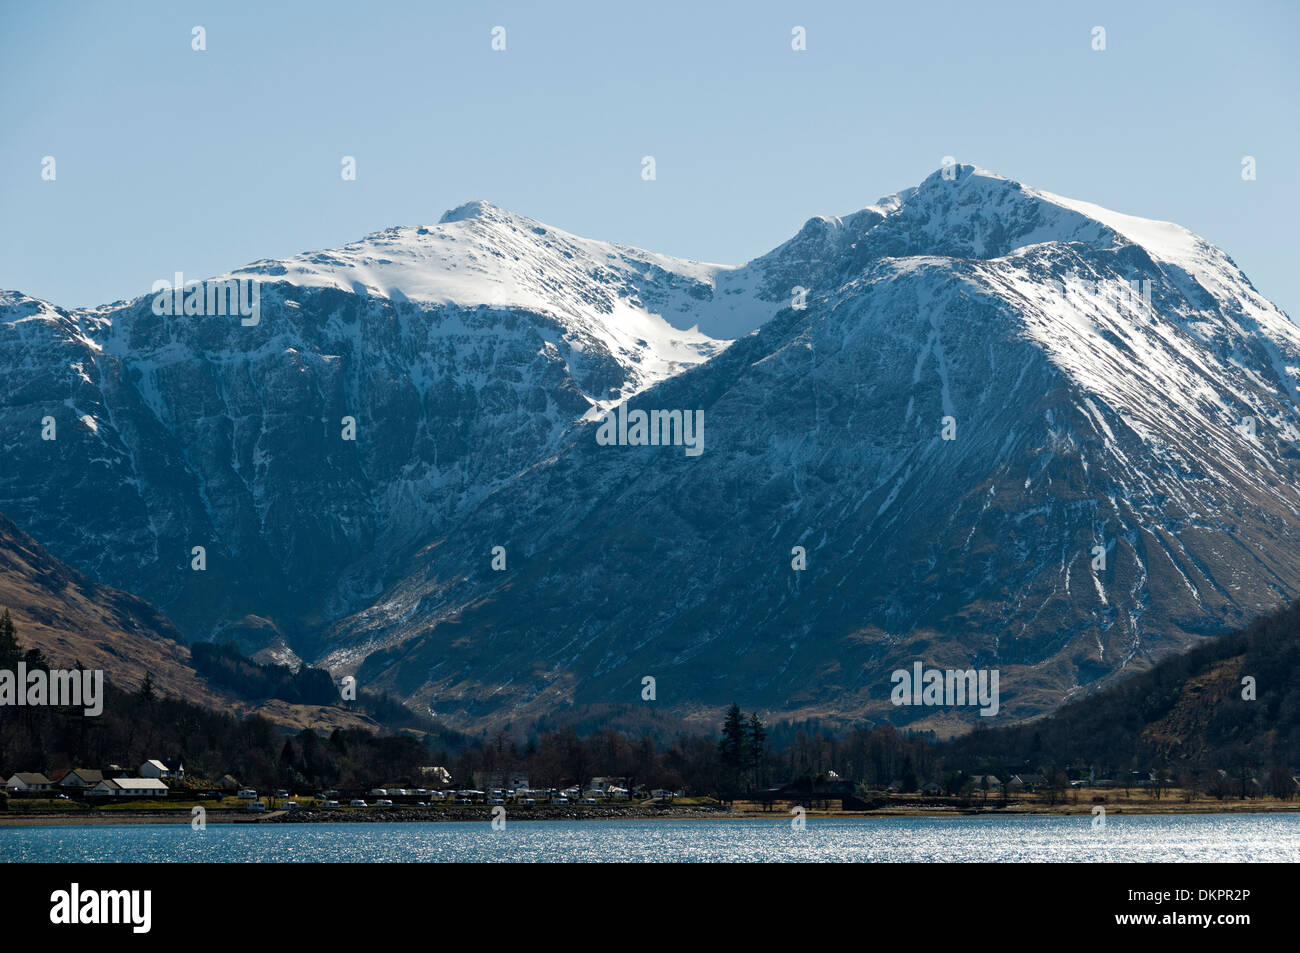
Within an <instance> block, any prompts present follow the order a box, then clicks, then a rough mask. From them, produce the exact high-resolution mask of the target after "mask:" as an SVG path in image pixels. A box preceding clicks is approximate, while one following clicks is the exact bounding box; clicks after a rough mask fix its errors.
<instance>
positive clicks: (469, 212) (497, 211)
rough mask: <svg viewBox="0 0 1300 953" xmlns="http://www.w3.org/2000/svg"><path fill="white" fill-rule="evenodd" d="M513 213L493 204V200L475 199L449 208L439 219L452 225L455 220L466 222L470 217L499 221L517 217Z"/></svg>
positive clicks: (445, 223) (440, 223)
mask: <svg viewBox="0 0 1300 953" xmlns="http://www.w3.org/2000/svg"><path fill="white" fill-rule="evenodd" d="M515 217H516V216H514V215H513V214H512V213H510V212H507V211H506V210H505V209H503V208H499V207H498V206H496V205H493V204H492V203H491V202H484V201H483V200H482V199H473V200H472V201H469V202H465V203H464V204H462V205H457V206H456V207H455V208H452V209H448V210H447V211H445V212H443V213H442V218H440V219H438V224H439V225H450V224H452V223H453V222H464V221H469V220H470V219H481V220H484V221H495V222H499V221H501V220H503V219H507V218H515Z"/></svg>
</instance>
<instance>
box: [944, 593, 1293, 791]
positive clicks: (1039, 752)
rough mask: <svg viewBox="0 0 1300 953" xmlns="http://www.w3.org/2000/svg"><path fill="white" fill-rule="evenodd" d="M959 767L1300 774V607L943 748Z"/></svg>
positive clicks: (1198, 774)
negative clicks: (1038, 715)
mask: <svg viewBox="0 0 1300 953" xmlns="http://www.w3.org/2000/svg"><path fill="white" fill-rule="evenodd" d="M942 750H943V753H944V758H945V760H946V761H949V762H952V763H956V764H960V765H962V766H975V767H979V766H985V765H995V764H1000V763H1007V762H1014V763H1021V762H1023V761H1025V760H1028V761H1030V762H1033V763H1035V764H1050V765H1060V766H1064V765H1095V766H1097V767H1098V769H1099V770H1101V771H1103V772H1105V773H1107V774H1112V773H1113V774H1116V775H1118V774H1120V773H1122V772H1123V771H1126V770H1143V769H1147V768H1152V769H1155V768H1160V769H1167V770H1168V773H1170V774H1173V775H1190V776H1192V777H1194V778H1205V777H1209V776H1211V775H1217V773H1218V772H1219V771H1225V772H1227V773H1229V774H1230V775H1235V776H1237V777H1240V776H1241V775H1242V773H1243V771H1245V772H1249V773H1251V774H1253V775H1258V776H1260V780H1261V781H1262V780H1263V776H1264V775H1267V774H1272V773H1277V772H1279V771H1280V772H1286V773H1288V774H1290V773H1293V772H1294V770H1295V769H1296V768H1297V767H1298V766H1300V602H1297V603H1293V604H1291V605H1290V606H1287V607H1286V608H1283V609H1280V610H1278V611H1276V612H1273V613H1270V614H1269V615H1266V616H1263V617H1261V618H1260V619H1258V620H1256V621H1255V622H1253V623H1252V624H1250V625H1248V626H1247V627H1246V628H1244V629H1241V630H1239V631H1237V632H1233V633H1230V634H1228V635H1224V636H1220V637H1219V638H1216V639H1211V640H1209V641H1207V642H1205V643H1204V644H1202V645H1200V646H1198V647H1196V648H1194V649H1192V650H1191V651H1189V652H1186V653H1184V654H1182V655H1177V656H1173V657H1170V658H1167V659H1164V660H1163V661H1161V662H1160V663H1159V664H1157V665H1155V666H1154V667H1152V668H1151V669H1150V670H1148V671H1146V672H1142V673H1140V674H1137V675H1134V676H1131V677H1130V678H1128V679H1127V680H1125V681H1123V682H1120V683H1118V684H1116V685H1113V686H1110V687H1109V688H1107V689H1106V690H1104V691H1101V692H1098V693H1097V694H1095V695H1091V696H1088V697H1087V698H1083V699H1080V700H1078V701H1075V702H1072V703H1070V704H1067V705H1065V706H1064V707H1062V708H1061V709H1060V710H1059V711H1057V712H1055V713H1054V714H1053V715H1051V716H1050V717H1048V718H1045V719H1042V720H1041V721H1037V722H1034V723H1031V724H1027V725H1013V726H1010V727H1007V728H1000V729H994V730H987V729H986V730H982V731H981V730H977V731H974V732H972V733H971V734H969V735H966V736H964V737H962V738H959V739H957V740H955V741H953V742H951V743H950V744H948V745H945V746H943V749H942Z"/></svg>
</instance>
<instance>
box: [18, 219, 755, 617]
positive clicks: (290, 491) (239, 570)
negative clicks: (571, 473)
mask: <svg viewBox="0 0 1300 953" xmlns="http://www.w3.org/2000/svg"><path fill="white" fill-rule="evenodd" d="M766 271H767V267H766V266H756V267H752V268H734V267H724V266H718V265H706V264H700V263H697V262H690V261H683V260H679V259H672V258H667V257H664V256H660V255H654V254H651V253H649V252H642V251H638V250H636V249H632V248H627V247H624V246H619V245H612V244H605V243H601V242H594V241H587V240H585V239H580V238H577V237H575V236H572V235H568V234H567V233H565V232H561V231H559V230H556V229H553V228H550V227H547V226H543V225H541V224H539V223H537V222H534V221H532V220H530V219H527V218H523V217H521V216H517V215H512V214H510V213H507V212H504V211H502V210H501V209H497V208H495V207H493V206H491V205H487V204H486V203H482V202H472V203H469V204H468V205H465V206H462V207H460V208H458V209H455V210H453V211H451V212H449V213H447V215H446V216H444V219H443V221H442V222H441V223H440V224H438V225H434V226H428V227H411V228H394V229H389V230H387V231H384V232H380V233H377V234H374V235H370V236H368V237H366V238H365V239H363V240H362V241H360V242H356V243H354V244H351V245H348V246H346V247H344V248H340V249H336V250H333V251H328V252H318V253H313V254H308V255H301V256H298V257H295V258H291V259H288V260H286V261H283V262H273V261H261V262H256V263H254V264H253V265H250V266H248V267H246V268H243V269H240V270H239V271H237V272H235V273H232V274H230V275H223V276H218V277H217V278H216V279H215V280H216V281H222V280H225V279H229V278H237V279H255V280H256V281H257V282H258V283H259V315H258V318H257V319H256V320H255V321H250V323H247V324H246V323H244V322H243V321H241V320H240V319H239V318H236V317H231V316H227V315H208V316H197V315H190V316H185V315H183V314H177V315H173V314H167V313H164V314H157V313H155V311H156V310H164V311H165V310H167V309H165V308H164V309H156V308H155V307H154V305H155V303H156V300H157V299H156V296H155V295H154V294H149V295H145V296H142V297H140V298H138V299H135V300H133V301H130V302H119V303H117V304H114V305H109V306H105V307H102V308H97V309H92V310H84V311H74V310H65V309H61V308H58V307H55V306H53V305H51V304H48V303H46V302H41V301H36V300H34V299H31V298H28V297H26V296H24V295H21V294H17V293H14V292H4V293H0V366H3V367H4V369H5V372H6V374H5V381H4V383H3V384H2V385H0V388H3V397H0V399H2V400H3V401H4V406H5V414H4V420H3V422H2V423H0V434H2V435H3V440H4V443H5V445H6V446H7V447H8V450H9V453H10V454H11V461H12V463H13V466H11V467H9V468H7V469H6V471H5V473H4V474H2V475H0V512H5V513H8V514H9V515H10V516H12V518H14V519H15V520H16V521H18V522H19V523H20V524H21V525H22V526H24V527H25V528H26V529H28V530H29V531H30V532H32V533H33V534H35V535H36V536H37V537H38V538H40V539H42V540H45V541H47V542H48V544H49V547H50V549H51V551H52V552H54V553H56V554H57V555H58V556H59V557H61V558H63V559H65V560H67V561H68V562H70V563H72V564H73V565H75V566H77V567H79V568H81V569H83V570H84V571H86V572H88V573H90V574H92V575H93V576H94V577H96V578H98V579H101V580H104V581H109V580H111V581H112V582H113V584H115V585H118V586H120V587H122V588H125V589H127V590H129V591H132V592H137V593H140V594H143V595H145V596H147V597H148V598H150V599H152V600H153V601H155V602H156V603H157V604H158V605H159V606H160V607H162V608H164V609H165V610H166V611H168V612H169V613H171V614H172V615H173V617H174V618H175V619H176V621H177V622H178V623H179V624H180V625H181V626H182V628H183V629H184V630H185V631H186V632H187V633H188V634H189V635H191V636H192V637H200V638H202V637H207V636H208V635H210V634H212V633H214V632H215V631H216V630H217V629H219V628H220V627H222V626H223V625H224V624H226V623H229V622H231V621H233V620H238V619H239V618H241V617H243V616H244V615H253V616H256V617H259V618H270V619H273V620H274V622H275V623H276V624H277V625H278V626H279V627H280V628H281V629H283V630H284V633H285V636H286V637H287V638H289V640H290V641H297V640H299V639H301V638H302V636H303V633H306V632H309V631H311V630H312V629H313V627H315V626H318V625H319V624H320V623H321V622H322V621H324V620H328V619H330V618H332V617H334V616H337V615H338V614H339V613H341V612H343V611H346V610H350V609H355V608H358V607H360V606H362V605H364V604H365V600H366V598H367V596H369V595H374V594H376V593H377V592H378V591H379V588H380V586H381V585H382V582H383V579H384V573H385V571H386V569H387V568H388V567H390V566H391V565H393V563H394V559H395V557H396V554H398V553H400V552H402V551H403V550H404V548H406V547H409V546H411V545H413V544H416V543H422V542H424V541H425V540H427V538H428V537H429V536H430V535H431V534H432V535H437V534H438V533H439V532H441V531H442V529H443V528H444V527H445V526H447V525H449V524H450V523H451V522H452V521H454V520H455V519H456V517H457V514H458V513H459V512H460V511H461V509H462V508H463V507H464V506H466V505H470V504H472V503H473V501H474V500H476V499H478V498H480V497H481V496H483V495H484V494H486V493H488V492H490V491H491V490H492V489H493V488H494V487H495V486H497V485H499V484H500V483H501V482H502V481H505V480H508V479H509V478H511V477H512V476H514V475H515V474H517V473H518V472H520V471H521V470H523V469H525V468H527V467H529V466H531V465H532V464H534V463H535V462H536V461H538V460H540V459H543V458H545V457H546V456H548V455H549V454H551V453H553V452H554V451H555V450H556V449H557V448H558V447H559V446H561V444H562V440H563V437H564V435H565V434H566V433H567V432H568V430H569V428H570V427H572V426H573V425H574V424H575V422H576V421H578V420H580V419H582V418H583V417H584V416H585V415H587V414H588V413H589V412H592V411H593V410H595V409H598V408H599V407H601V406H605V405H608V404H611V403H614V402H616V401H618V400H621V399H626V398H627V397H630V396H632V395H634V394H636V393H638V392H640V391H641V390H644V389H645V388H646V387H648V386H650V385H652V384H653V383H655V382H656V381H659V380H663V379H665V378H667V377H670V376H672V375H673V374H676V373H678V372H679V371H680V370H682V369H683V368H686V367H691V366H694V365H697V364H699V363H700V362H702V361H705V360H707V359H708V358H709V357H711V356H713V355H715V354H717V353H718V352H720V351H721V350H723V349H724V348H725V347H726V346H727V343H728V341H727V340H726V339H725V338H722V337H720V336H711V335H721V334H723V333H745V332H748V331H750V330H752V329H753V328H755V327H757V326H758V325H760V324H761V323H763V321H764V320H766V319H767V318H768V317H769V316H770V315H771V314H772V313H774V312H775V310H776V308H777V304H776V303H774V300H775V299H774V297H773V296H774V294H775V292H774V291H772V289H771V288H770V287H769V285H770V282H769V281H768V280H767V276H766ZM171 278H172V276H170V275H169V276H167V280H171ZM697 325H699V326H701V327H704V328H706V329H707V331H708V333H705V332H704V331H701V330H699V329H698V328H697V327H696V326H697ZM47 417H52V418H53V419H54V422H55V428H56V430H55V439H53V440H42V439H41V436H42V423H41V422H42V421H43V420H45V418H47ZM344 418H351V420H353V421H355V425H354V426H355V436H356V439H355V440H346V439H344V430H345V426H346V424H345V422H344ZM195 546H203V547H204V548H205V551H206V552H205V558H206V562H207V568H206V569H205V570H204V571H203V572H197V571H195V570H193V569H192V568H191V567H192V555H191V553H192V550H193V547H195Z"/></svg>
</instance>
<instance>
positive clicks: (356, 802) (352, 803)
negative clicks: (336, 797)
mask: <svg viewBox="0 0 1300 953" xmlns="http://www.w3.org/2000/svg"><path fill="white" fill-rule="evenodd" d="M369 806H370V805H369V804H367V803H366V802H365V801H363V800H361V798H359V797H355V798H353V799H352V800H351V801H349V802H348V807H369Z"/></svg>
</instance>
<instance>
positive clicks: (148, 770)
mask: <svg viewBox="0 0 1300 953" xmlns="http://www.w3.org/2000/svg"><path fill="white" fill-rule="evenodd" d="M170 773H171V772H169V771H168V770H167V765H165V764H163V763H162V762H161V761H158V760H156V759H154V760H150V761H146V762H145V763H144V764H142V765H140V777H142V778H154V779H155V780H157V779H158V778H165V777H167V776H168V775H169V774H170Z"/></svg>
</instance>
